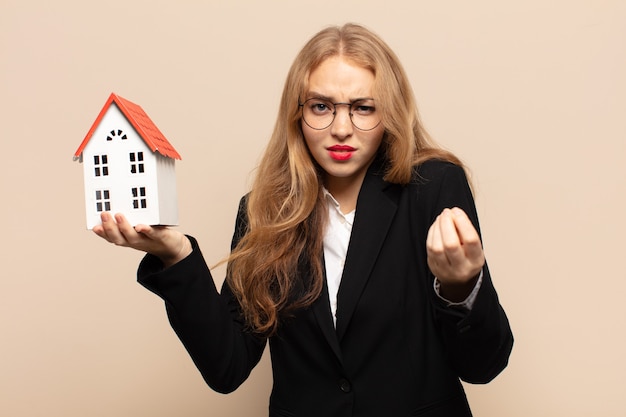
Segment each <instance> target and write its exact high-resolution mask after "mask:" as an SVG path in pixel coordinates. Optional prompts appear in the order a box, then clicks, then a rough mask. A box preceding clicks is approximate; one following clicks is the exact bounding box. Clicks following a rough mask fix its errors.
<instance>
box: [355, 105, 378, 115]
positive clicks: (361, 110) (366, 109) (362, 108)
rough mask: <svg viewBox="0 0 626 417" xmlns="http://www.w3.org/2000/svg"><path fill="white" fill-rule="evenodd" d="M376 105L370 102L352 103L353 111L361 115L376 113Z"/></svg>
mask: <svg viewBox="0 0 626 417" xmlns="http://www.w3.org/2000/svg"><path fill="white" fill-rule="evenodd" d="M375 111H376V107H374V105H373V104H371V103H368V102H356V103H354V104H353V105H352V112H353V113H358V114H360V115H369V114H374V112H375Z"/></svg>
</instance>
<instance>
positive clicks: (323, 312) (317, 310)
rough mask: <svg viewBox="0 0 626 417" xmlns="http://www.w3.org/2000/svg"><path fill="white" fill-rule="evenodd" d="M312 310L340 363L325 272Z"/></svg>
mask: <svg viewBox="0 0 626 417" xmlns="http://www.w3.org/2000/svg"><path fill="white" fill-rule="evenodd" d="M311 308H312V310H313V314H314V315H315V318H316V319H317V323H318V324H319V326H320V329H321V330H322V333H323V334H324V337H326V340H327V342H328V344H329V345H330V347H331V348H332V350H333V352H335V355H336V356H337V358H338V359H339V362H340V363H343V359H342V357H341V348H340V347H339V339H337V333H336V332H335V326H334V324H333V317H332V313H331V311H330V299H329V298H328V285H327V284H326V273H324V287H323V288H322V293H321V294H320V296H319V297H318V298H317V300H315V302H314V303H313V305H312V306H311Z"/></svg>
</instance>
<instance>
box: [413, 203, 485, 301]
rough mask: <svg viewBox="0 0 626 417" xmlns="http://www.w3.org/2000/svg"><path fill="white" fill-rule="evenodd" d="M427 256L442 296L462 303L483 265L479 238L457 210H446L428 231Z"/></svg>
mask: <svg viewBox="0 0 626 417" xmlns="http://www.w3.org/2000/svg"><path fill="white" fill-rule="evenodd" d="M426 253H427V256H428V259H427V261H428V266H429V267H430V270H431V272H432V273H433V275H435V277H437V279H438V280H439V282H440V283H441V295H442V296H444V297H445V298H448V299H449V300H450V301H458V300H454V299H453V298H455V299H460V300H463V299H465V297H466V296H467V295H469V293H470V292H471V290H472V288H473V286H474V283H475V278H477V277H478V275H479V273H480V271H481V270H482V267H483V265H484V264H485V255H484V253H483V248H482V244H481V241H480V236H479V235H478V232H477V231H476V228H475V227H474V225H473V224H472V222H471V220H470V219H469V217H467V214H465V212H464V211H463V210H461V209H460V208H458V207H455V208H452V209H448V208H447V209H444V210H443V211H442V212H441V214H440V215H439V216H437V218H436V219H435V221H434V222H433V224H432V226H431V227H430V229H429V230H428V237H427V238H426Z"/></svg>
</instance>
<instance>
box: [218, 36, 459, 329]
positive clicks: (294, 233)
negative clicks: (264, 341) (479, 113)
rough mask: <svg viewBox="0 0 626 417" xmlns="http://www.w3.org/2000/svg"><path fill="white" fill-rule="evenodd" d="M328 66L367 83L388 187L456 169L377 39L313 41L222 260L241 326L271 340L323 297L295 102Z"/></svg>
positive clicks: (311, 183) (313, 196)
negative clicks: (417, 169) (421, 172)
mask: <svg viewBox="0 0 626 417" xmlns="http://www.w3.org/2000/svg"><path fill="white" fill-rule="evenodd" d="M332 56H342V57H345V58H347V59H349V60H350V61H352V62H354V63H355V64H357V65H360V66H362V67H363V68H367V69H369V70H371V71H372V72H373V73H374V76H375V81H374V86H373V96H374V98H375V100H376V103H377V109H381V111H382V123H383V125H384V126H385V133H384V136H383V142H382V145H381V150H380V151H381V152H383V153H384V157H385V159H386V167H387V170H386V172H385V180H386V181H389V182H392V183H398V184H406V183H408V182H409V181H410V180H411V175H412V172H413V169H414V166H415V165H416V164H419V163H420V162H422V161H424V160H427V159H431V158H439V159H444V160H449V161H452V162H454V163H457V164H461V163H460V161H459V160H458V159H456V158H455V157H454V156H453V155H452V154H450V153H449V152H446V151H444V150H442V149H440V148H438V147H437V146H436V145H435V144H434V143H433V142H432V140H431V139H430V138H429V136H428V135H427V133H426V132H425V130H424V128H423V127H422V124H421V122H420V120H419V117H418V113H417V107H416V104H415V99H414V96H413V90H412V88H411V86H410V84H409V82H408V79H407V77H406V74H405V72H404V69H403V68H402V66H401V64H400V62H399V60H398V58H397V57H396V55H395V54H394V52H393V51H392V50H391V49H390V48H389V46H387V44H386V43H385V42H384V41H382V39H380V38H379V37H378V36H377V35H375V34H374V33H372V32H371V31H369V30H368V29H366V28H364V27H362V26H359V25H356V24H346V25H344V26H341V27H329V28H327V29H324V30H322V31H320V32H319V33H317V34H316V35H315V36H314V37H313V38H311V39H310V40H309V41H308V42H307V43H306V45H305V46H304V47H303V48H302V50H301V51H300V53H299V54H298V56H297V57H296V59H295V60H294V62H293V64H292V66H291V69H290V70H289V73H288V75H287V79H286V81H285V85H284V89H283V93H282V98H281V102H280V107H279V112H278V117H277V120H276V124H275V126H274V131H273V133H272V136H271V138H270V141H269V143H268V145H267V148H266V150H265V153H264V155H263V157H262V159H261V162H260V164H259V167H258V170H257V173H256V177H255V181H254V184H253V187H252V190H251V192H250V194H249V196H248V199H247V219H248V223H247V230H246V233H245V235H244V236H243V238H242V239H241V240H240V241H239V243H238V245H237V246H236V247H235V248H234V250H233V251H232V253H231V255H230V257H229V258H228V262H229V266H228V276H227V282H228V284H229V286H230V288H231V289H232V291H233V293H234V294H235V295H236V297H237V298H238V300H239V303H240V305H241V307H242V310H243V313H244V316H245V319H246V322H247V324H248V326H249V327H250V328H251V329H252V330H253V331H255V332H257V333H260V334H263V335H268V336H269V335H272V334H274V333H275V332H276V330H277V329H278V326H279V323H280V319H281V318H282V317H283V316H284V315H286V314H289V312H290V311H292V310H293V309H296V308H301V307H306V306H309V305H311V304H312V303H313V302H314V301H315V300H316V299H317V298H318V296H319V295H320V292H321V290H322V288H323V279H324V273H323V271H324V270H323V265H322V256H321V255H322V251H323V243H322V242H323V234H324V227H325V224H326V215H327V214H326V210H327V209H326V204H325V201H324V199H323V194H322V181H321V173H320V168H319V167H318V166H317V165H316V163H315V161H314V160H313V158H312V157H311V155H310V153H309V150H308V148H307V146H306V143H305V140H304V136H303V134H302V129H301V121H300V119H301V116H300V109H299V100H300V99H301V98H303V97H305V96H306V93H307V88H308V79H309V74H310V73H311V71H313V70H314V69H315V68H316V67H317V66H318V65H320V63H322V62H323V61H324V60H325V59H327V58H329V57H332ZM298 277H301V278H300V280H299V279H298ZM302 277H303V278H302ZM303 279H304V280H303Z"/></svg>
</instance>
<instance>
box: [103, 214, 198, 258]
mask: <svg viewBox="0 0 626 417" xmlns="http://www.w3.org/2000/svg"><path fill="white" fill-rule="evenodd" d="M100 218H101V220H102V224H101V225H98V226H94V228H93V231H94V233H95V234H97V235H98V236H100V237H101V238H103V239H105V240H106V241H108V242H111V243H113V244H115V245H117V246H125V247H129V248H133V249H137V250H140V251H143V252H147V253H150V254H152V255H154V256H157V257H159V258H160V259H161V261H162V262H163V264H164V265H165V267H168V266H171V265H174V264H175V263H177V262H178V261H181V260H182V259H184V258H185V257H187V256H188V255H189V254H190V253H191V251H192V249H191V243H190V242H189V239H188V238H187V236H185V235H184V234H182V233H180V232H178V231H175V230H172V229H170V228H167V227H163V226H156V227H152V226H147V225H144V224H139V225H137V226H135V227H133V226H131V225H130V223H128V221H127V220H126V218H125V217H124V216H123V215H122V214H116V215H115V218H113V216H111V214H110V213H106V212H105V213H102V215H101V216H100Z"/></svg>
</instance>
